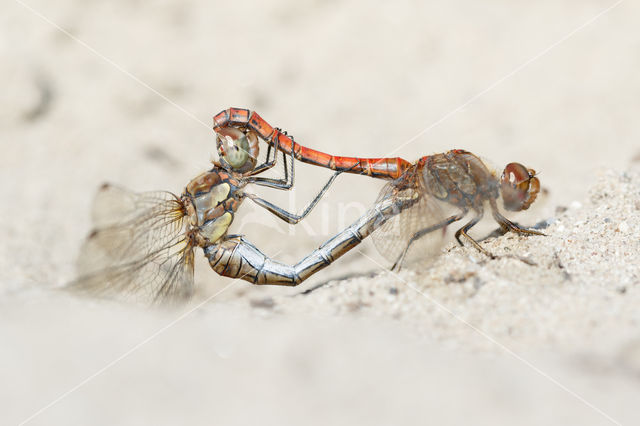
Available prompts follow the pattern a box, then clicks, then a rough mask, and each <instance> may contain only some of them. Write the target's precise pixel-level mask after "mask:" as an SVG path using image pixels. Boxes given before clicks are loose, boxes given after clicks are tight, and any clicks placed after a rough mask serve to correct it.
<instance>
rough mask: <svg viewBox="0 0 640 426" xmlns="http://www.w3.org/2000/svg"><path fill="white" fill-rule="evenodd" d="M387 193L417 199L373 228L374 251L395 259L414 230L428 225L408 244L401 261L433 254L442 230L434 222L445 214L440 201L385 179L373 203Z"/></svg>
mask: <svg viewBox="0 0 640 426" xmlns="http://www.w3.org/2000/svg"><path fill="white" fill-rule="evenodd" d="M389 197H396V198H406V199H411V198H413V197H417V198H418V201H417V202H416V203H415V204H413V205H412V206H411V207H408V208H407V209H405V210H404V211H402V212H400V213H399V214H397V215H395V216H394V217H392V218H391V219H389V220H388V221H387V222H386V223H385V224H384V225H382V226H381V227H380V228H378V229H376V231H375V232H374V233H373V235H372V236H371V238H372V239H373V243H374V245H375V247H376V249H377V250H378V252H379V253H380V254H381V255H382V256H384V257H385V258H386V259H387V260H389V261H390V262H394V263H395V262H396V261H397V260H398V259H399V258H400V256H401V255H402V253H403V252H404V250H405V249H406V248H407V245H408V244H409V241H410V240H411V237H412V236H413V235H414V234H415V233H416V232H418V231H421V230H427V229H429V228H432V229H433V230H432V231H431V232H428V233H427V234H426V235H424V236H423V237H421V238H420V239H418V240H416V241H414V242H413V243H412V244H411V247H410V249H409V251H408V253H407V256H406V257H405V262H407V261H409V262H410V261H414V260H420V261H421V262H424V261H426V260H428V259H432V258H434V257H435V255H436V254H437V253H438V252H439V250H440V248H441V247H442V242H443V239H444V234H445V230H446V229H445V227H439V226H438V225H439V224H440V223H441V222H442V221H443V220H444V218H445V217H446V214H445V212H444V210H443V209H442V206H441V204H440V202H439V201H438V200H436V199H435V198H434V197H431V196H429V194H427V193H426V192H419V191H418V190H416V189H415V188H407V189H403V190H398V189H397V185H396V183H395V182H389V183H387V184H386V185H385V186H384V187H383V188H382V190H381V191H380V195H379V196H378V199H377V200H376V203H379V202H381V201H382V200H384V199H387V198H389Z"/></svg>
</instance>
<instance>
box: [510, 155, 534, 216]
mask: <svg viewBox="0 0 640 426" xmlns="http://www.w3.org/2000/svg"><path fill="white" fill-rule="evenodd" d="M500 191H501V193H502V201H503V203H504V208H505V209H507V210H510V211H520V210H526V209H528V208H529V206H530V205H531V204H532V203H533V202H534V201H535V200H536V197H537V196H538V192H540V181H539V180H538V178H537V177H536V171H535V170H533V169H527V168H526V167H525V166H523V165H522V164H520V163H509V164H507V167H505V168H504V171H503V172H502V176H501V177H500Z"/></svg>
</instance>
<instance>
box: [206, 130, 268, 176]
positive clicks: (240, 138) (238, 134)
mask: <svg viewBox="0 0 640 426" xmlns="http://www.w3.org/2000/svg"><path fill="white" fill-rule="evenodd" d="M216 146H217V148H218V155H219V156H220V163H221V164H222V166H223V167H224V168H225V169H227V171H233V172H238V173H246V172H249V171H251V170H253V168H254V167H255V166H256V163H257V158H258V154H259V146H258V136H257V135H256V133H255V132H253V131H251V130H249V131H248V132H247V133H243V132H242V131H241V130H240V129H236V128H234V127H223V128H221V129H219V130H217V131H216Z"/></svg>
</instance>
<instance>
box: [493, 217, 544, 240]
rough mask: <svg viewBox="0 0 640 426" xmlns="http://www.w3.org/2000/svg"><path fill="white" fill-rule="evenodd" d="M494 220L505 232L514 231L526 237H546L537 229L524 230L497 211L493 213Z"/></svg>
mask: <svg viewBox="0 0 640 426" xmlns="http://www.w3.org/2000/svg"><path fill="white" fill-rule="evenodd" d="M493 218H494V219H495V220H496V222H498V223H499V224H500V227H501V228H502V229H504V230H505V231H512V232H516V233H518V234H525V235H545V236H546V234H544V233H542V232H540V231H536V230H535V229H527V228H523V227H521V226H520V225H518V224H515V223H513V222H511V221H510V220H509V219H507V218H506V217H504V216H502V215H501V214H500V213H498V212H497V211H494V212H493Z"/></svg>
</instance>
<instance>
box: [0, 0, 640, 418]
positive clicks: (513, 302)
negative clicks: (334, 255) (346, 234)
mask: <svg viewBox="0 0 640 426" xmlns="http://www.w3.org/2000/svg"><path fill="white" fill-rule="evenodd" d="M612 5H614V3H613V2H606V1H590V2H583V3H581V4H578V3H574V2H571V3H566V4H560V5H558V4H557V2H551V1H543V2H537V3H536V4H535V5H531V4H530V2H523V1H516V2H508V3H504V2H493V3H490V4H483V5H482V6H480V5H477V4H476V3H474V2H470V1H459V2H451V3H447V4H444V3H443V4H426V3H425V4H423V3H420V2H410V1H400V2H394V3H393V4H392V3H389V4H380V5H376V6H373V5H371V4H370V3H368V2H360V1H355V0H354V1H346V2H315V1H298V2H288V1H274V2H269V3H268V4H266V3H264V2H242V3H237V2H227V3H224V4H223V3H220V4H212V3H211V2H206V1H202V0H191V1H186V2H173V1H161V2H154V4H153V5H150V4H148V3H144V2H136V1H117V2H107V3H104V2H78V1H73V0H64V1H59V2H56V3H51V2H44V1H40V0H33V1H30V2H27V3H22V2H21V1H15V0H14V1H9V2H5V4H4V5H3V6H2V7H1V9H0V10H2V13H1V14H0V22H1V25H0V31H1V32H2V34H1V37H0V51H1V52H2V53H3V55H2V58H3V61H2V67H0V77H2V81H3V82H4V89H3V96H2V101H1V102H0V124H1V126H2V133H1V134H0V144H1V145H0V148H1V153H2V155H0V180H1V184H0V196H1V199H2V200H3V202H2V204H1V205H0V217H1V218H2V220H1V221H0V239H1V240H2V244H0V305H1V307H0V363H1V365H2V366H3V367H2V368H1V369H0V400H1V401H3V403H2V410H0V411H1V413H0V423H2V424H20V423H21V422H25V421H27V423H26V424H65V425H66V424H247V423H249V422H252V423H259V424H264V425H269V424H301V423H303V424H327V423H331V424H350V425H352V424H425V423H437V424H442V423H447V424H469V423H476V424H610V423H614V424H615V423H616V422H619V423H623V424H635V423H637V422H638V421H639V420H640V415H639V410H638V408H637V403H638V401H640V314H639V313H638V309H637V306H638V305H639V302H640V258H639V257H640V164H639V163H638V155H639V154H640V149H639V145H638V138H639V137H640V126H639V125H638V121H637V116H638V113H639V112H640V96H638V95H639V94H640V80H639V79H638V78H637V70H638V68H639V67H640V57H639V56H638V55H637V46H638V43H640V38H639V35H638V32H637V19H636V17H637V16H638V13H640V6H638V5H637V4H635V3H633V2H628V1H625V2H622V3H620V4H617V3H616V4H615V7H614V8H612V9H610V10H608V8H609V7H610V6H612ZM30 8H31V9H30ZM38 14H40V16H38ZM54 25H57V26H59V27H61V28H62V29H64V30H65V31H68V33H69V34H70V35H72V36H73V37H76V38H77V40H74V39H72V38H70V37H69V35H68V34H64V33H63V32H61V31H60V29H59V28H56V27H55V26H54ZM229 106H238V107H247V108H251V109H255V110H257V111H259V112H260V114H261V115H262V116H263V117H264V118H265V119H266V120H267V121H269V122H270V123H272V124H273V125H276V126H280V127H282V128H285V129H287V130H288V131H289V132H290V133H292V134H293V135H295V136H296V140H298V141H299V142H301V143H304V144H306V145H309V146H313V147H316V148H318V149H322V150H325V151H327V152H332V153H339V154H344V155H349V154H352V155H366V156H372V157H373V156H395V155H400V156H402V157H404V158H407V159H411V160H413V159H416V158H418V157H419V156H421V155H425V154H430V153H434V152H442V151H445V150H448V149H452V148H465V149H468V150H471V151H473V152H475V153H477V154H479V155H481V156H483V158H486V159H489V161H491V162H492V163H493V164H495V165H496V167H498V168H500V167H502V165H504V164H506V163H507V162H509V161H519V162H522V163H525V164H526V165H528V166H530V167H533V168H535V169H536V170H537V171H539V172H540V179H541V181H542V184H543V186H544V189H545V195H544V196H543V197H541V199H540V200H539V201H538V202H536V205H535V207H534V208H533V209H532V210H531V211H529V212H527V213H526V214H513V215H509V217H510V218H512V219H514V220H517V221H518V222H520V223H523V224H527V225H533V224H536V223H538V224H539V225H540V226H542V227H543V231H544V232H545V234H547V236H545V237H522V236H517V235H513V234H507V235H504V236H497V237H496V236H491V237H489V238H486V239H484V240H483V242H482V244H483V245H484V246H485V247H486V248H487V249H488V250H490V251H491V252H493V253H495V254H497V255H499V256H500V257H499V258H498V259H488V258H486V257H485V256H483V255H481V254H480V253H478V252H477V251H475V250H474V249H473V248H471V247H458V246H456V245H454V244H453V243H451V242H448V243H447V244H445V246H444V247H443V250H442V254H441V255H440V256H438V257H437V258H435V259H433V260H432V261H431V262H426V261H425V262H423V263H414V264H411V265H407V266H406V267H405V268H404V269H403V270H401V271H400V272H399V273H394V272H390V271H389V270H388V269H387V266H388V263H387V262H386V260H385V259H384V258H383V257H381V256H380V255H379V254H378V253H377V252H376V251H375V248H374V247H373V245H371V243H370V242H366V243H365V244H363V245H362V246H361V247H359V248H358V249H357V250H354V251H353V252H352V253H349V254H347V255H345V256H344V258H342V259H340V260H339V261H337V262H336V263H335V264H334V265H332V266H331V267H329V268H327V269H326V270H324V271H322V272H321V273H319V274H317V275H316V276H314V277H312V278H311V279H310V280H308V281H307V282H305V283H303V285H301V286H300V287H297V288H278V287H269V286H267V287H259V288H258V287H253V286H251V285H250V284H248V283H246V282H244V281H233V280H230V279H226V278H221V277H219V276H217V275H216V274H215V273H214V272H212V271H211V270H210V269H209V267H208V265H207V264H206V262H205V261H204V259H202V256H201V255H198V262H197V265H196V285H197V293H196V295H195V297H194V299H193V300H192V301H191V302H190V303H189V304H187V305H184V306H180V307H177V308H174V309H160V308H153V307H148V306H139V305H131V304H122V303H117V302H112V301H105V300H98V299H86V298H78V297H75V296H73V295H68V294H64V293H60V292H56V291H54V290H53V289H54V288H56V287H59V286H61V285H63V284H64V283H65V282H68V281H69V280H71V279H72V278H73V277H74V274H75V272H74V262H75V258H76V257H77V255H78V250H79V249H80V246H81V242H82V240H83V238H84V237H85V236H86V234H87V233H88V232H89V229H90V227H91V224H90V219H89V211H90V205H91V200H92V198H93V194H94V192H95V191H96V189H97V188H98V186H99V185H100V184H101V183H102V182H104V181H109V182H114V183H117V184H121V185H124V186H126V187H128V188H131V189H134V190H139V191H143V190H154V189H164V190H170V191H173V192H180V191H181V190H182V188H183V187H184V185H185V184H186V183H187V182H188V181H189V180H190V179H191V178H192V177H194V176H196V175H197V174H198V173H199V172H201V171H203V170H205V169H207V167H208V164H209V163H210V160H211V159H212V158H215V148H214V140H213V135H212V132H211V129H210V126H211V117H212V116H213V115H214V114H215V113H217V112H218V111H220V110H222V109H224V108H227V107H229ZM634 158H635V160H634ZM296 171H297V180H296V185H295V190H294V191H293V192H289V193H280V192H278V191H269V190H264V189H258V190H256V192H257V193H260V194H261V195H263V196H265V197H268V199H269V200H272V201H274V202H277V203H279V204H281V205H283V206H286V207H287V208H289V209H291V210H300V209H301V208H302V207H303V206H304V205H305V204H306V202H307V201H308V200H309V199H311V198H312V196H313V193H314V191H316V190H317V189H319V188H320V187H321V185H322V182H323V181H324V180H325V179H327V178H328V177H329V176H330V174H329V173H327V172H326V171H324V170H319V169H315V168H313V167H310V166H304V165H302V166H300V167H298V169H297V170H296ZM381 186H382V183H381V182H377V181H375V180H372V179H367V178H364V177H358V176H340V178H339V180H338V181H337V184H336V185H335V186H334V187H333V188H332V189H331V190H330V191H329V193H328V195H327V197H326V198H325V199H324V200H323V201H322V203H321V204H320V205H319V206H318V208H317V209H316V211H314V213H312V215H311V216H310V217H309V218H308V219H306V220H305V221H304V222H303V223H301V224H300V225H298V226H296V227H291V228H289V227H287V226H284V225H282V224H280V223H278V222H277V221H276V220H275V219H273V218H271V217H270V216H269V215H268V214H267V213H265V212H264V211H262V210H261V209H258V208H255V207H253V206H251V205H250V204H245V205H243V206H242V208H241V212H240V214H239V215H238V217H237V219H236V222H235V224H234V229H233V231H234V232H242V233H244V234H245V235H246V236H247V238H248V239H249V240H251V241H252V242H254V243H255V244H256V245H257V246H258V247H260V248H261V249H262V250H263V251H265V252H266V253H268V254H270V255H272V256H274V257H276V258H278V259H279V260H282V261H287V262H294V261H297V260H299V259H300V258H301V256H303V255H304V254H306V253H308V252H310V251H311V250H313V249H314V248H315V247H316V246H317V245H318V244H321V243H322V241H324V240H326V239H327V238H329V237H330V236H331V235H333V234H334V233H335V232H337V231H339V230H340V229H342V227H343V226H344V225H346V224H348V223H350V222H351V221H352V220H354V219H355V218H356V217H357V216H358V214H359V213H360V212H362V211H363V210H364V209H365V208H366V207H367V206H369V205H371V203H372V202H373V200H374V199H375V197H376V194H377V192H378V191H379V189H380V187H381ZM494 228H495V224H493V223H492V222H491V220H489V219H488V220H486V221H485V222H484V223H483V225H482V226H480V227H478V229H477V230H475V231H474V235H475V236H476V237H477V238H482V237H483V236H486V235H489V234H490V233H491V231H492V230H493V229H494ZM522 259H525V260H526V262H523V261H522Z"/></svg>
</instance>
